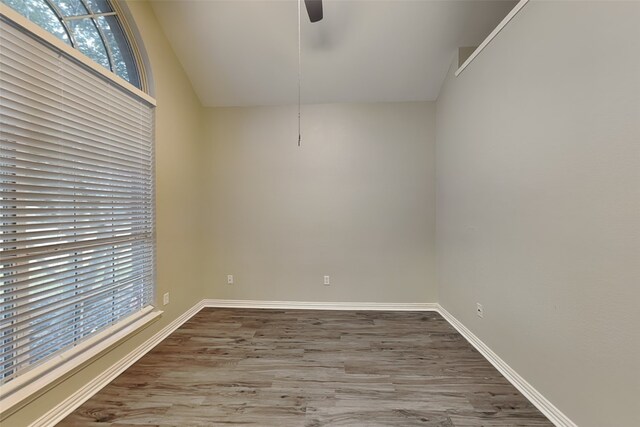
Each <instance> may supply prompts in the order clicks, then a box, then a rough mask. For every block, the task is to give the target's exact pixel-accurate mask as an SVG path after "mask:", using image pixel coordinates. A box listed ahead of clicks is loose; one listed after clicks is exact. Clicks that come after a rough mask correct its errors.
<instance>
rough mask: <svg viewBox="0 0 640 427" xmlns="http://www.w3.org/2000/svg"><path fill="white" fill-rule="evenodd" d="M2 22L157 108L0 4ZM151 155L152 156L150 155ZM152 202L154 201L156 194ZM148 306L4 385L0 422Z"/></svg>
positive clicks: (126, 331)
mask: <svg viewBox="0 0 640 427" xmlns="http://www.w3.org/2000/svg"><path fill="white" fill-rule="evenodd" d="M112 5H113V6H114V8H116V7H119V5H117V4H116V2H112ZM115 10H117V12H118V13H119V12H120V11H121V9H119V8H118V9H115ZM120 17H121V24H122V26H123V29H124V31H125V34H126V35H127V37H129V41H130V43H131V48H132V50H133V51H134V55H135V58H136V60H137V61H138V64H137V65H138V72H139V73H140V80H141V83H142V85H143V87H145V88H147V87H148V86H146V84H145V83H146V82H147V81H148V80H147V78H145V77H146V73H145V71H146V70H145V64H147V63H148V61H141V58H145V56H144V51H140V50H138V47H137V46H136V45H135V41H137V38H132V37H131V35H132V34H135V33H132V28H131V27H129V26H128V24H127V23H126V22H125V17H124V16H123V15H120ZM0 19H2V20H4V21H5V22H4V25H15V26H16V27H18V28H19V29H20V30H22V31H24V32H25V33H28V34H30V35H31V36H32V37H34V38H35V39H37V40H39V41H40V42H42V43H43V44H44V45H46V46H48V47H49V48H52V49H54V50H55V51H56V52H58V53H59V54H61V55H64V56H66V57H68V58H69V59H71V60H72V61H74V62H76V63H78V64H80V65H81V66H83V67H85V68H87V69H89V70H90V71H91V72H94V73H95V74H96V75H98V76H100V77H101V78H104V79H105V80H107V81H110V82H113V83H114V84H115V85H116V86H117V87H118V88H120V89H121V90H123V91H124V92H125V93H128V94H129V95H131V96H134V97H135V98H138V99H139V100H142V101H144V102H146V103H147V104H149V105H150V106H152V107H155V106H156V105H157V104H156V100H155V98H154V97H153V96H151V95H149V94H148V93H146V92H144V91H142V90H141V89H139V88H137V87H136V86H134V85H132V84H131V83H129V82H128V81H126V80H124V79H123V78H121V77H119V76H118V75H117V74H115V73H113V72H111V71H109V70H107V69H105V68H104V67H102V66H101V65H99V64H97V63H96V62H94V61H93V60H92V59H91V58H89V57H88V56H86V55H84V54H83V53H82V52H80V51H79V50H77V49H75V48H74V47H72V46H71V45H68V44H66V43H65V42H64V41H62V40H60V39H58V38H57V37H56V36H54V35H53V34H51V33H49V32H48V31H47V30H45V29H43V28H41V27H40V26H39V25H37V24H35V23H33V22H31V21H30V20H29V19H28V18H26V17H24V16H22V15H21V14H20V13H18V12H16V11H14V10H13V9H12V8H10V7H9V6H7V5H5V4H3V3H0ZM154 151H155V150H154ZM152 156H154V155H153V154H152ZM152 177H153V178H152V179H153V180H154V181H155V165H154V162H152ZM153 199H155V191H154V194H153ZM153 236H154V237H153V239H154V241H155V230H154V232H153ZM154 247H155V244H154ZM154 250H155V249H154ZM153 277H154V279H153V282H154V283H156V280H155V268H154V272H153ZM156 298H157V296H156ZM151 304H152V305H150V306H147V307H145V308H144V309H143V310H141V311H138V312H137V313H133V314H132V315H130V316H129V317H127V318H124V319H121V320H120V321H119V322H118V323H116V324H114V325H112V326H110V327H108V328H106V329H104V330H103V331H101V332H99V333H97V334H95V335H94V336H92V337H90V338H88V339H86V340H85V341H83V342H82V343H80V344H79V345H77V346H75V347H73V348H70V349H69V350H67V351H65V352H62V353H60V354H59V355H57V356H55V357H53V358H51V359H50V360H48V361H46V362H44V363H42V364H40V365H39V366H36V367H35V368H33V369H31V370H29V371H27V372H25V373H24V374H22V375H20V376H18V377H16V378H15V379H13V380H12V381H10V382H8V383H6V384H3V386H2V388H1V389H0V422H2V421H3V420H4V419H6V418H7V417H9V416H10V415H12V414H14V413H15V412H16V411H18V410H20V409H21V408H23V407H24V406H25V405H27V404H28V403H30V402H32V401H33V400H35V399H36V398H38V397H39V396H41V395H42V394H44V393H45V392H47V391H48V390H50V389H51V388H53V387H55V386H56V385H57V384H59V383H60V382H62V381H64V380H66V379H67V378H69V377H71V376H72V375H73V374H75V373H76V372H77V371H78V370H80V369H82V368H83V367H85V366H87V365H88V364H90V363H92V362H93V361H95V360H96V359H97V358H99V357H100V356H102V355H103V354H104V353H106V352H107V351H109V350H110V349H112V348H113V347H114V346H116V345H118V344H119V343H121V342H122V341H124V340H126V339H127V338H130V337H131V336H132V335H134V334H136V333H138V332H140V331H141V330H142V329H144V328H145V327H147V326H149V325H151V324H152V323H154V322H155V321H157V320H159V318H160V317H161V316H162V314H163V311H161V310H160V309H158V308H157V306H155V304H154V303H153V302H152V303H151Z"/></svg>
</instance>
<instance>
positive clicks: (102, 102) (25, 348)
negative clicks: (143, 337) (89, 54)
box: [0, 18, 154, 383]
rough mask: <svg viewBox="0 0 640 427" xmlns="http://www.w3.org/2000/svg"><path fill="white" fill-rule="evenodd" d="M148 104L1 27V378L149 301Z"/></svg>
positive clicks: (150, 174) (9, 377) (150, 176)
mask: <svg viewBox="0 0 640 427" xmlns="http://www.w3.org/2000/svg"><path fill="white" fill-rule="evenodd" d="M153 120H154V111H153V107H152V106H150V105H149V104H147V103H146V102H144V101H142V100H140V99H138V98H136V97H134V96H133V95H132V94H129V93H126V92H125V91H123V90H121V89H120V88H119V87H117V86H116V85H115V84H112V83H110V82H108V81H107V80H106V79H104V78H103V77H101V76H99V75H97V74H96V73H95V72H92V71H90V70H89V69H88V68H85V67H83V66H81V65H79V64H78V63H76V62H74V61H73V60H71V59H70V58H68V57H66V56H64V55H62V54H60V53H59V52H58V51H56V50H55V49H53V48H51V47H49V46H48V45H45V44H43V43H42V42H41V41H39V40H36V39H34V38H32V37H31V36H30V35H28V34H26V33H24V32H22V31H21V30H20V29H18V28H16V27H14V26H13V25H12V24H10V23H9V22H8V21H5V20H2V18H0V209H1V210H0V304H1V307H0V308H1V312H0V313H1V315H0V339H2V348H1V350H0V378H1V379H2V383H5V382H8V381H10V380H12V379H14V378H16V377H17V376H19V375H20V374H22V373H24V372H26V371H27V370H28V369H30V368H32V367H34V366H36V365H37V364H39V363H42V362H44V361H45V360H48V359H50V358H51V357H53V356H54V355H57V354H60V353H62V352H64V351H65V350H69V349H70V348H72V347H74V346H75V345H77V344H78V343H79V342H81V341H82V340H84V339H86V338H88V337H90V336H92V335H93V334H95V333H97V332H99V331H101V330H103V329H104V328H106V327H108V326H110V325H113V324H114V323H117V322H118V321H119V320H122V319H123V318H125V317H127V316H130V315H132V314H134V313H137V312H139V311H140V310H142V309H143V308H144V307H146V306H147V305H149V304H150V303H151V301H152V298H153V281H154V239H153V231H154V199H153Z"/></svg>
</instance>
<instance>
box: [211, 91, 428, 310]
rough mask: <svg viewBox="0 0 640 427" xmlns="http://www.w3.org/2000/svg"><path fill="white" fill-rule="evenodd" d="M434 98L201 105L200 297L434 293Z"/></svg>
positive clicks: (409, 298)
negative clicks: (230, 278)
mask: <svg viewBox="0 0 640 427" xmlns="http://www.w3.org/2000/svg"><path fill="white" fill-rule="evenodd" d="M434 107H435V106H434V104H433V103H426V102H425V103H385V104H351V105H348V104H340V105H337V104H332V105H309V106H303V110H302V118H303V129H302V132H303V137H302V147H301V148H298V147H297V136H298V133H297V121H296V118H297V112H296V108H295V107H256V108H219V109H207V110H206V113H205V134H206V138H205V148H204V149H205V151H206V154H205V155H204V157H203V159H204V161H205V175H204V176H203V180H204V183H205V185H206V189H205V191H204V194H203V197H204V201H205V208H204V214H205V217H206V218H207V220H206V221H204V222H203V224H202V226H203V230H202V232H203V237H204V239H205V240H206V244H205V250H204V252H203V255H204V264H205V265H206V268H207V270H206V274H205V276H204V280H205V288H206V295H207V297H209V298H232V299H256V300H293V301H357V302H435V301H436V288H435V277H434V233H435V228H434V227H435V223H434V214H435V207H434V197H435V195H434V163H433V162H434V151H433V149H434V137H435V133H434V131H435V128H434V120H435V108H434ZM227 274H233V275H234V276H235V284H233V285H227V284H226V275H227ZM324 275H330V276H331V282H332V283H331V285H330V286H324V285H323V276H324Z"/></svg>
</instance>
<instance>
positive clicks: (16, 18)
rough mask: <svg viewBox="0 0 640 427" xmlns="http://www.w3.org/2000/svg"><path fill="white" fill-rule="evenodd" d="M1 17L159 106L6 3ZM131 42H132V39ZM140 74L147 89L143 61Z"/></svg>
mask: <svg viewBox="0 0 640 427" xmlns="http://www.w3.org/2000/svg"><path fill="white" fill-rule="evenodd" d="M0 15H2V16H4V17H5V18H6V19H8V20H9V21H12V22H13V23H14V24H16V25H18V26H19V27H21V28H22V29H23V30H25V31H26V32H29V33H31V34H33V35H34V36H36V37H37V38H38V39H40V40H41V41H43V42H44V43H45V44H48V45H50V46H52V47H53V48H55V49H56V50H58V51H60V52H61V53H63V54H64V55H67V56H69V57H71V58H72V59H74V60H75V61H77V62H79V63H81V64H82V65H83V66H85V67H88V68H90V69H91V70H92V71H94V72H96V73H98V74H99V75H101V76H102V77H104V78H106V79H108V80H110V81H112V82H114V83H116V84H117V85H118V86H119V87H120V88H122V89H124V90H126V91H127V92H130V93H131V94H132V95H134V96H136V97H138V98H140V99H142V100H144V101H146V102H147V103H149V104H150V105H152V106H154V107H155V106H156V105H157V103H156V99H155V98H154V97H152V96H151V95H149V94H148V93H146V92H144V91H142V90H141V89H138V88H137V87H135V86H134V85H132V84H131V83H129V82H128V81H126V80H125V79H123V78H122V77H120V76H118V75H117V74H116V73H113V72H112V71H110V70H107V69H106V68H104V67H103V66H102V65H100V64H98V63H96V62H95V61H94V60H93V59H91V58H89V57H88V56H86V55H85V54H83V53H82V52H80V51H79V50H78V49H76V48H74V47H72V46H70V45H68V44H66V43H65V42H63V41H62V40H60V39H58V38H57V37H56V36H54V35H53V34H51V33H49V32H48V31H47V30H45V29H44V28H41V27H40V26H39V25H37V24H35V23H33V22H31V21H30V20H29V19H27V18H25V17H24V16H22V15H21V14H19V13H18V12H16V11H15V10H13V9H11V8H10V7H9V6H7V5H6V4H4V3H0ZM123 24H124V23H123ZM123 26H124V27H126V25H123ZM125 32H127V35H129V34H128V33H129V31H128V29H127V28H125ZM130 42H132V40H131V38H130ZM132 49H133V50H134V55H135V56H136V59H137V58H138V57H139V52H137V49H136V48H135V47H134V46H132ZM138 72H139V73H140V80H141V83H142V84H143V87H145V82H146V79H144V75H145V70H144V68H143V62H142V61H138Z"/></svg>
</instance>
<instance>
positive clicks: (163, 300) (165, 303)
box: [162, 292, 169, 305]
mask: <svg viewBox="0 0 640 427" xmlns="http://www.w3.org/2000/svg"><path fill="white" fill-rule="evenodd" d="M162 304H163V305H167V304H169V292H167V293H166V294H164V295H163V296H162Z"/></svg>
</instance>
